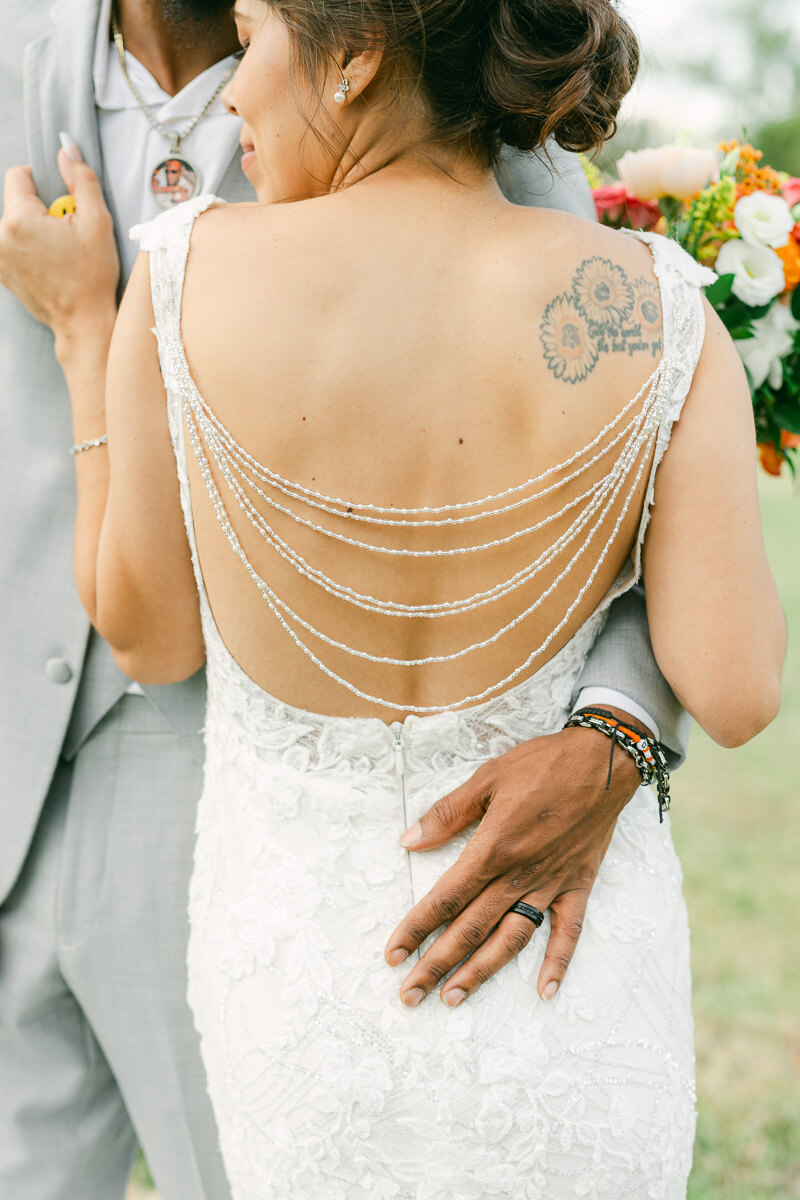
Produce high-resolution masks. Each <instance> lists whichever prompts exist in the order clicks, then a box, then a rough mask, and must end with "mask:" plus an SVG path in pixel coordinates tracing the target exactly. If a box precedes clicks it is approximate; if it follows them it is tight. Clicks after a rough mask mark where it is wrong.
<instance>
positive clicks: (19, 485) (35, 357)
mask: <svg viewBox="0 0 800 1200" xmlns="http://www.w3.org/2000/svg"><path fill="white" fill-rule="evenodd" d="M50 8H51V4H50V3H49V0H48V3H47V4H44V3H27V4H20V3H19V0H0V28H2V30H3V40H2V46H0V67H1V69H0V111H2V112H3V114H4V118H5V119H4V121H3V123H2V126H0V167H2V169H3V170H4V171H5V169H6V168H7V167H9V166H12V165H16V164H19V163H25V162H27V163H30V165H31V167H32V169H33V177H34V181H35V183H36V186H37V189H38V191H39V194H40V196H41V197H42V199H43V200H44V202H45V203H47V204H49V203H50V202H51V201H52V200H53V199H55V197H56V196H58V195H61V194H62V193H63V192H64V190H65V189H64V184H63V182H62V180H61V178H60V175H59V173H58V169H57V166H56V154H57V151H58V131H59V130H61V129H66V130H67V131H68V132H69V133H70V134H71V135H72V136H73V137H74V138H75V139H76V141H77V142H78V144H79V146H80V147H81V149H82V151H83V153H84V156H85V158H86V160H87V162H88V163H89V164H90V166H92V167H93V168H94V169H95V170H96V171H97V172H98V174H99V176H100V179H101V180H102V179H103V162H102V152H101V147H100V139H99V132H98V123H97V113H96V109H95V104H94V90H93V82H92V59H93V53H94V44H95V35H96V28H97V19H98V12H99V0H61V3H60V4H59V5H58V6H57V8H56V9H54V10H53V14H54V15H53V21H54V24H53V25H52V26H51V25H50V22H49V18H48V13H49V10H50ZM43 31H44V32H43ZM37 34H39V35H41V36H39V37H38V39H37V40H35V41H32V42H30V39H31V38H32V37H35V36H36V35H37ZM29 42H30V44H27V47H26V43H29ZM23 50H24V54H23ZM238 159H239V155H238V153H237V155H235V156H234V158H233V160H232V161H231V164H230V167H229V169H228V171H227V174H226V176H225V179H224V181H223V184H222V186H221V187H220V189H219V192H220V194H221V195H222V196H223V197H225V198H226V199H228V200H230V201H237V200H252V199H253V198H254V194H253V192H252V189H251V186H250V184H249V183H248V182H247V180H246V178H245V177H244V175H243V174H242V172H241V170H240V168H239V162H238ZM558 162H559V166H560V168H561V171H560V174H561V176H562V177H561V178H560V177H559V174H554V173H553V172H552V171H551V170H550V168H549V167H545V166H543V165H542V164H541V163H538V162H537V161H535V160H533V159H530V158H524V157H522V156H519V155H511V154H509V155H505V156H504V159H503V163H502V164H501V169H500V171H499V177H500V181H501V184H502V185H503V187H504V189H505V190H506V193H507V194H508V195H509V196H510V198H511V199H513V200H515V201H516V202H518V203H525V204H544V205H548V206H551V207H559V208H565V209H571V210H572V211H576V212H578V213H580V214H582V215H584V216H588V217H593V215H594V213H593V207H592V202H591V197H590V195H589V193H588V189H587V188H586V185H585V182H584V181H583V178H582V174H581V173H580V171H579V170H578V171H577V172H576V168H575V164H574V160H572V159H571V158H569V157H567V156H563V155H561V156H559V158H558ZM142 169H143V170H144V169H145V166H144V164H143V166H142ZM107 198H108V199H109V203H111V201H110V197H109V196H108V193H107ZM125 236H127V231H126V230H121V229H119V227H117V237H118V240H119V239H121V238H123V237H125ZM121 286H124V281H123V283H122V284H121ZM0 383H1V385H2V386H1V389H0V414H1V420H0V428H1V429H2V442H0V447H1V449H2V455H3V469H2V471H0V530H2V533H1V534H0V536H1V537H2V545H0V685H1V686H0V761H1V762H2V783H0V903H1V902H2V900H3V898H4V897H5V896H6V895H7V894H8V891H9V890H10V888H11V887H12V886H13V883H14V880H15V879H16V877H17V874H18V872H19V869H20V867H21V865H22V862H23V861H24V858H25V855H26V852H27V849H28V847H29V845H30V841H31V837H32V834H33V831H34V829H35V827H36V824H37V821H38V818H39V813H40V811H41V808H42V805H43V803H44V800H45V797H46V795H47V791H48V788H49V785H50V781H51V778H52V775H53V771H54V769H55V765H56V762H57V760H58V757H59V755H60V754H61V753H62V752H63V753H64V754H65V755H66V756H67V757H71V756H72V755H74V754H75V753H76V752H77V750H78V749H79V747H80V745H81V744H82V742H83V741H84V740H85V739H86V737H87V736H88V735H89V733H90V732H91V730H92V729H93V728H94V726H95V725H96V724H97V722H98V721H99V720H101V719H102V717H103V716H104V715H105V713H106V712H108V710H109V708H110V707H111V706H112V705H113V704H114V703H116V701H117V700H118V699H119V697H120V696H121V695H122V694H123V692H124V691H125V689H126V687H127V685H128V680H127V679H126V678H125V676H123V675H122V673H121V672H120V671H119V670H118V668H117V667H116V665H115V664H114V661H113V659H112V657H111V654H110V652H109V650H108V647H107V646H106V644H105V643H104V642H102V640H101V639H100V638H98V637H97V636H96V635H95V634H94V633H92V632H91V631H90V627H89V622H88V620H87V617H86V614H85V612H84V610H83V608H82V606H81V604H80V601H79V600H78V596H77V592H76V590H75V584H74V579H73V569H72V542H73V529H74V518H75V498H74V496H75V493H74V468H73V464H72V460H71V456H70V454H69V446H70V444H71V440H72V434H71V419H70V405H69V398H68V394H67V390H66V386H65V383H64V379H63V376H62V374H61V371H60V368H59V366H58V364H57V362H56V359H55V356H54V353H53V338H52V335H51V333H50V331H49V330H48V329H46V328H45V327H44V326H42V325H40V324H38V323H37V322H36V321H35V320H34V319H33V318H32V317H30V316H29V315H28V313H27V312H26V311H25V310H24V309H23V307H22V306H21V305H20V304H19V303H18V302H17V301H16V300H15V299H14V297H13V296H11V295H10V294H9V293H8V292H6V291H3V290H2V289H0ZM629 608H630V605H629ZM631 611H632V612H633V615H632V616H631V612H629V613H628V615H627V617H625V619H620V620H619V621H618V620H617V619H616V614H614V616H613V617H612V620H611V622H610V626H609V629H608V632H607V633H606V634H605V635H604V637H603V639H601V644H600V645H599V646H598V649H597V651H596V657H595V658H594V659H593V660H590V662H589V663H588V664H587V675H586V676H585V678H586V679H587V681H589V682H603V683H606V684H607V685H609V686H612V687H617V688H619V689H621V690H624V691H627V693H628V694H629V695H631V696H632V697H633V698H634V699H638V700H639V702H640V703H641V704H644V705H645V707H647V708H649V709H650V711H652V712H653V713H654V715H656V716H657V718H658V719H659V720H660V721H661V724H662V732H663V733H664V735H665V737H666V738H667V740H668V741H669V744H670V745H671V746H672V747H674V748H675V749H676V750H678V751H680V750H681V749H682V740H681V735H680V732H679V731H678V730H677V729H676V728H675V727H674V715H675V713H677V712H679V711H680V710H678V709H677V706H676V703H675V701H674V698H672V697H671V693H670V692H669V689H668V688H667V686H666V683H665V682H664V681H663V679H662V678H661V676H660V675H659V674H658V671H657V669H656V668H655V664H654V662H653V659H652V654H651V653H648V649H647V647H648V642H647V628H646V618H645V616H644V613H643V609H642V607H641V606H639V607H638V608H635V611H634V610H631ZM623 616H624V614H623ZM640 658H641V663H640V662H639V661H638V659H640ZM642 663H644V666H642ZM146 692H147V695H148V698H149V699H150V701H151V702H152V703H153V704H154V705H156V706H157V707H158V708H159V709H160V710H161V712H162V713H163V715H164V717H165V719H166V721H167V722H168V723H169V724H170V725H171V726H172V727H173V728H174V729H175V730H176V731H177V732H178V733H180V734H183V735H185V736H186V737H187V738H189V739H191V740H193V741H194V740H195V739H196V736H197V732H198V730H199V729H200V728H201V726H202V722H203V712H204V704H205V681H204V676H203V673H202V672H199V673H198V674H197V675H195V676H194V677H193V678H192V679H190V680H188V681H186V682H185V683H182V684H176V685H171V686H169V687H149V688H147V689H146Z"/></svg>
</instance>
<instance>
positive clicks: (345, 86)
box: [333, 75, 350, 104]
mask: <svg viewBox="0 0 800 1200" xmlns="http://www.w3.org/2000/svg"><path fill="white" fill-rule="evenodd" d="M349 91H350V80H349V79H346V78H345V77H344V75H343V76H342V82H341V83H340V84H339V86H338V88H337V89H336V91H335V92H334V93H333V99H334V103H336V104H346V103H347V93H348V92H349Z"/></svg>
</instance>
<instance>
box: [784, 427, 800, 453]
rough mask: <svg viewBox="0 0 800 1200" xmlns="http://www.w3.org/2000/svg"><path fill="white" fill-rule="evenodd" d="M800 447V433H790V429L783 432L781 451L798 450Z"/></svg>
mask: <svg viewBox="0 0 800 1200" xmlns="http://www.w3.org/2000/svg"><path fill="white" fill-rule="evenodd" d="M798 446H800V433H789V430H788V429H783V430H782V431H781V450H796V449H797V447H798Z"/></svg>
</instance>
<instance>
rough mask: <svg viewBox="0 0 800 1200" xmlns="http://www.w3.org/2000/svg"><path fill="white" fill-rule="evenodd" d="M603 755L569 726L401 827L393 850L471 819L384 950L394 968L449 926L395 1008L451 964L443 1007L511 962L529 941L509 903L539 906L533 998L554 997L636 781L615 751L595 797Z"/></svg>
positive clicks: (421, 846)
mask: <svg viewBox="0 0 800 1200" xmlns="http://www.w3.org/2000/svg"><path fill="white" fill-rule="evenodd" d="M615 715H616V716H623V714H621V713H618V712H615ZM628 719H629V718H628ZM610 749H611V743H610V741H609V739H608V738H606V737H604V736H603V735H602V734H600V733H597V732H595V731H593V730H588V729H580V728H578V729H575V728H573V729H566V730H563V731H562V732H560V733H556V734H551V735H550V736H548V737H541V738H535V739H534V740H532V741H530V742H523V743H522V744H521V745H519V746H515V747H514V748H513V749H512V750H509V751H508V753H506V754H504V755H502V756H501V757H500V758H496V759H493V760H492V761H490V762H488V763H486V764H485V765H484V766H482V767H481V768H480V769H479V770H478V771H476V772H475V774H474V775H473V776H472V778H471V779H469V780H468V781H467V782H466V783H465V784H463V785H462V786H461V787H459V788H457V789H456V790H455V791H454V792H451V793H450V794H449V795H447V796H445V797H443V798H442V799H441V800H439V801H438V802H437V803H436V804H434V805H433V806H432V807H431V808H430V809H429V810H428V812H427V813H425V815H424V816H423V817H422V818H421V819H420V822H419V826H418V827H414V829H412V830H409V831H408V833H407V835H406V836H404V839H403V844H404V845H406V846H407V847H408V849H409V850H411V851H413V852H414V853H419V852H422V851H425V850H433V849H434V848H435V847H438V846H441V845H443V844H444V843H445V842H448V841H449V840H450V838H452V837H453V836H454V835H455V834H457V833H460V832H461V831H462V830H464V829H466V828H467V827H468V826H469V825H471V824H472V823H473V822H474V821H476V820H479V821H480V825H479V826H478V829H477V830H476V832H475V834H474V836H473V837H472V838H471V839H470V841H469V844H468V845H467V846H466V848H465V849H464V851H463V853H462V854H461V856H460V858H459V859H458V861H457V862H456V863H455V865H454V866H452V867H451V868H450V869H449V870H448V871H446V872H445V873H444V875H443V876H442V877H441V879H440V880H439V881H438V883H437V884H436V886H435V887H434V888H432V889H431V891H430V892H429V893H428V894H427V895H426V896H425V897H423V899H422V900H420V901H419V903H418V904H416V905H415V906H414V908H412V909H411V911H410V912H409V914H408V915H407V917H406V918H405V919H404V920H403V921H402V922H401V923H400V924H399V925H398V926H397V928H396V929H395V931H394V933H393V934H392V936H391V937H390V938H389V941H388V942H387V944H386V950H385V952H384V953H385V957H386V961H387V962H388V963H389V964H390V965H391V966H397V965H399V964H400V963H401V962H404V961H405V960H406V958H407V957H408V956H409V955H410V954H411V953H412V952H413V951H414V950H416V949H417V948H418V947H419V946H420V945H421V944H422V943H423V942H424V941H425V939H426V938H427V937H428V936H429V935H430V934H432V933H433V932H434V931H435V930H437V929H439V928H440V926H442V925H444V924H445V923H447V922H450V924H449V926H448V928H447V929H446V930H445V931H444V932H443V933H442V934H441V935H440V936H439V937H438V938H437V939H436V940H435V942H433V944H432V945H431V946H430V947H429V948H428V950H427V951H426V952H425V954H424V955H423V956H422V958H421V959H420V961H419V962H418V963H416V964H415V965H414V967H413V969H412V970H411V971H410V972H409V974H408V975H407V976H406V978H405V979H404V980H403V983H402V986H401V988H400V997H401V999H402V1000H403V1002H404V1003H405V1004H407V1005H410V1006H413V1005H415V1004H419V1003H420V1002H421V1001H422V1000H424V998H425V996H427V995H428V993H429V992H431V991H432V990H433V989H434V988H435V987H436V986H437V985H438V984H439V983H441V981H442V979H444V978H445V976H447V975H448V974H449V972H450V971H452V970H453V968H454V967H455V966H457V964H458V963H461V964H462V965H461V966H460V967H459V969H458V970H457V971H455V972H454V973H453V975H451V976H450V978H449V979H448V980H447V982H446V984H444V985H443V987H442V992H441V998H442V1000H443V1001H444V1002H445V1003H446V1004H449V1005H451V1006H454V1005H456V1004H458V1003H460V1002H461V1001H462V1000H464V999H466V998H467V997H468V996H471V995H474V993H475V992H476V991H477V990H478V988H479V987H480V986H481V984H483V983H485V982H486V980H487V979H489V978H491V976H492V975H494V974H495V973H496V972H497V971H499V970H500V968H501V967H503V966H505V964H506V963H508V962H510V961H511V959H512V958H514V957H516V955H517V954H519V953H520V951H521V950H523V949H524V947H525V946H527V944H528V942H529V941H530V940H531V938H532V937H533V936H534V935H535V933H536V927H535V925H534V924H533V922H532V921H531V920H529V919H528V918H527V917H523V916H520V915H518V914H516V913H509V912H508V909H509V908H510V907H511V905H512V904H515V903H516V902H517V901H518V900H525V902H526V903H528V904H531V905H533V906H534V907H536V908H538V909H540V910H541V911H542V912H545V911H546V910H547V909H549V910H550V937H549V940H548V943H547V949H546V952H545V956H544V962H543V963H542V968H541V971H540V972H539V979H538V983H537V991H538V992H539V995H540V996H542V997H543V998H544V999H546V1000H550V999H552V998H553V996H554V995H555V994H556V991H557V990H558V988H559V986H560V984H561V982H562V980H563V978H564V975H565V973H566V971H567V968H568V966H569V964H570V961H571V959H572V956H573V954H574V952H575V947H576V945H577V943H578V939H579V937H580V933H581V927H582V923H583V916H584V912H585V910H586V902H587V900H588V898H589V893H590V892H591V889H592V886H593V884H594V881H595V877H596V876H597V872H598V870H599V868H600V864H601V862H602V861H603V857H604V855H605V853H606V850H607V849H608V845H609V842H610V841H611V837H612V835H613V832H614V827H615V825H616V821H617V817H618V816H619V814H620V813H621V811H622V809H623V808H624V807H625V805H626V804H627V803H628V801H629V800H630V798H631V796H632V795H633V794H634V792H635V791H636V789H637V787H639V786H640V784H641V777H640V775H639V772H638V770H637V769H636V765H635V764H634V762H633V760H632V759H631V757H630V755H629V754H627V753H626V752H625V751H624V750H622V749H621V748H620V747H617V749H616V752H615V754H614V768H613V772H612V778H611V787H610V789H609V790H608V791H606V790H605V789H606V779H607V775H608V760H609V753H610ZM653 803H654V804H655V803H656V800H655V797H654V798H653ZM467 955H468V956H469V957H466V956H467ZM465 958H466V961H464V962H462V959H465Z"/></svg>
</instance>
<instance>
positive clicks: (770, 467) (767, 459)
mask: <svg viewBox="0 0 800 1200" xmlns="http://www.w3.org/2000/svg"><path fill="white" fill-rule="evenodd" d="M758 451H759V455H758V456H759V458H760V459H761V466H762V467H763V468H764V470H765V471H766V472H767V474H768V475H780V473H781V467H782V466H783V456H782V454H781V452H780V451H779V450H778V447H777V446H776V445H775V443H774V442H759V443H758Z"/></svg>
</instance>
